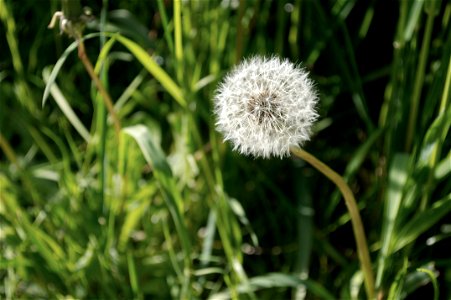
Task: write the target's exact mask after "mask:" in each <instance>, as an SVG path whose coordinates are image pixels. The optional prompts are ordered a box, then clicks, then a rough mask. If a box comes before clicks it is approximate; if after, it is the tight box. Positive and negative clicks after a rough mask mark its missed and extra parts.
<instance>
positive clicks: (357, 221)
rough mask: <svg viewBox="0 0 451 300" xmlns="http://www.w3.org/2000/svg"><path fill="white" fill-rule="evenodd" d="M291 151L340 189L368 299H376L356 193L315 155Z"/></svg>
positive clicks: (295, 147) (295, 148)
mask: <svg viewBox="0 0 451 300" xmlns="http://www.w3.org/2000/svg"><path fill="white" fill-rule="evenodd" d="M290 151H291V153H293V154H294V155H295V156H297V157H299V158H301V159H303V160H305V161H306V162H308V163H309V164H310V165H312V166H313V167H314V168H315V169H317V170H318V171H320V172H321V173H322V174H323V175H324V176H326V177H327V178H329V179H330V180H331V181H332V182H333V183H334V184H335V185H336V186H337V187H338V189H339V190H340V192H341V193H342V195H343V198H344V200H345V203H346V207H347V208H348V211H349V215H350V217H351V223H352V229H353V231H354V237H355V241H356V245H357V253H358V256H359V260H360V266H361V269H362V272H363V278H364V282H365V289H366V293H367V296H368V299H374V275H373V271H372V268H371V260H370V254H369V250H368V244H367V241H366V237H365V231H364V229H363V223H362V218H361V217H360V213H359V209H358V207H357V202H356V200H355V198H354V195H353V193H352V191H351V189H350V188H349V186H348V184H347V183H346V182H345V181H344V179H343V177H341V176H340V175H339V174H338V173H336V172H335V171H334V170H332V169H331V168H329V167H328V166H327V165H326V164H324V163H323V162H321V161H320V160H318V159H317V158H316V157H315V156H313V155H311V154H310V153H308V152H306V151H305V150H302V149H301V148H299V147H297V146H292V147H290Z"/></svg>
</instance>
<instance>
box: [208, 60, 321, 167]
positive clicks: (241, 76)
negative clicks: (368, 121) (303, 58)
mask: <svg viewBox="0 0 451 300" xmlns="http://www.w3.org/2000/svg"><path fill="white" fill-rule="evenodd" d="M317 102H318V96H317V92H316V90H315V88H314V86H313V82H312V81H311V80H310V79H309V77H308V73H307V72H306V71H305V70H304V69H302V68H300V67H299V66H297V65H295V64H293V63H291V62H290V61H288V60H287V59H280V58H278V57H270V58H267V57H259V56H255V57H252V58H250V59H247V60H245V61H243V62H242V63H241V64H239V65H238V66H236V67H235V68H234V69H233V70H232V71H231V72H230V73H229V74H228V75H227V76H226V77H225V78H224V80H223V81H222V83H221V84H220V85H219V88H218V89H217V91H216V93H215V96H214V112H215V115H216V118H217V121H216V127H217V130H218V131H219V132H221V133H222V134H223V135H224V139H225V140H228V141H230V142H231V143H232V145H233V148H234V150H238V151H239V152H240V153H242V154H246V155H253V156H255V157H264V158H267V157H270V156H279V157H284V156H288V155H289V153H290V146H302V145H303V144H304V143H305V142H306V141H308V140H309V139H310V135H311V127H312V124H313V123H314V122H315V121H316V119H317V117H318V114H317V113H316V110H315V107H316V104H317Z"/></svg>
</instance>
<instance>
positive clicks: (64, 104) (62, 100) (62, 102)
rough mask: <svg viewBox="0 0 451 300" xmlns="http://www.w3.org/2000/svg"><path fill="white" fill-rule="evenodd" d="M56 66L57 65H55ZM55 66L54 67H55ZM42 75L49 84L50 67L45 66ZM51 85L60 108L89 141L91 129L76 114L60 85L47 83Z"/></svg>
mask: <svg viewBox="0 0 451 300" xmlns="http://www.w3.org/2000/svg"><path fill="white" fill-rule="evenodd" d="M55 68H56V66H55ZM55 68H54V69H55ZM42 76H43V77H44V81H45V82H46V83H47V84H48V83H49V82H50V76H51V75H50V74H49V69H48V68H45V69H44V70H43V71H42ZM47 86H48V87H49V90H50V93H51V94H52V96H53V99H55V102H56V104H58V106H59V108H60V109H61V111H62V112H63V114H64V115H65V116H66V118H67V120H69V122H70V123H71V124H72V126H74V128H75V130H77V132H78V133H79V134H80V135H81V136H82V137H83V139H84V140H85V141H86V142H89V140H90V139H91V135H90V134H89V131H88V130H87V129H86V127H85V126H84V125H83V123H82V122H81V121H80V119H79V118H78V117H77V115H76V114H75V112H74V110H73V109H72V107H71V106H70V104H69V102H68V101H67V99H66V97H64V95H63V93H62V92H61V90H60V89H59V88H58V85H57V84H56V83H55V82H54V83H53V84H51V85H49V84H48V85H47Z"/></svg>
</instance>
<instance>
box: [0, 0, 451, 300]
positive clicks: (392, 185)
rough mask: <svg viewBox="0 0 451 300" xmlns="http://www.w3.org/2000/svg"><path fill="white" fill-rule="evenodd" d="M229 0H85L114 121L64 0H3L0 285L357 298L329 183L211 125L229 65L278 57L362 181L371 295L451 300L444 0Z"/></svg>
mask: <svg viewBox="0 0 451 300" xmlns="http://www.w3.org/2000/svg"><path fill="white" fill-rule="evenodd" d="M221 3H222V4H221ZM224 3H229V2H228V1H206V0H194V1H181V2H171V1H162V0H158V1H125V0H120V1H108V0H103V1H84V2H83V1H82V4H83V5H88V6H91V8H92V9H93V14H94V16H95V17H96V19H95V21H94V22H92V23H90V25H89V26H88V28H87V29H86V30H85V40H84V44H85V47H86V51H87V55H88V57H89V58H90V60H91V61H92V63H93V65H94V66H95V71H96V72H97V74H98V76H99V78H100V80H101V81H102V83H103V85H104V86H105V87H106V88H107V90H108V92H109V94H110V95H111V97H112V99H113V102H114V105H115V110H116V113H117V115H118V117H119V119H120V125H121V130H120V134H119V135H116V133H115V129H114V125H113V120H112V118H111V116H110V115H109V114H108V110H107V109H106V107H105V105H104V102H103V101H102V96H101V95H100V94H99V92H98V90H97V88H96V86H95V85H94V83H93V82H92V79H91V77H90V76H89V75H88V73H87V72H86V71H85V69H84V67H83V64H82V62H81V61H80V60H79V59H78V57H77V44H75V43H73V40H72V39H70V38H67V36H65V35H60V34H59V29H54V30H50V29H47V25H48V23H49V22H50V19H51V17H52V14H53V13H54V12H55V11H57V10H60V9H61V3H60V2H59V1H56V0H53V1H43V2H40V3H39V5H36V4H35V2H34V1H31V0H29V1H20V3H19V2H17V1H10V0H0V129H1V132H0V149H1V150H0V226H1V231H0V243H1V261H0V278H1V281H0V298H2V299H3V298H5V299H71V298H77V299H78V298H79V299H171V298H173V299H209V298H211V299H228V298H232V299H290V298H293V299H294V298H296V299H336V298H341V299H349V298H355V299H365V298H366V296H365V289H364V286H363V281H362V280H363V278H362V274H361V273H360V268H359V262H358V258H357V252H356V247H355V243H354V238H353V236H352V227H351V223H350V219H349V215H348V214H347V211H346V207H345V205H344V203H343V201H342V199H341V195H340V193H339V192H338V190H337V189H336V187H335V186H334V185H333V184H332V183H330V182H329V181H328V180H327V179H326V178H324V177H323V176H322V175H321V174H319V173H318V172H317V171H316V170H315V169H313V168H311V167H310V166H309V165H307V164H306V163H305V162H303V161H301V160H297V159H288V158H287V159H283V160H280V159H270V160H262V159H254V158H250V157H243V156H240V155H239V154H237V153H234V152H232V151H231V147H230V145H229V144H227V143H223V142H222V136H220V135H219V134H218V133H217V132H216V131H215V128H214V122H215V120H214V119H213V114H212V102H211V101H212V95H213V93H214V90H215V88H216V86H217V83H218V82H219V81H220V80H221V78H222V77H223V76H224V74H225V73H226V72H227V71H228V70H230V68H231V67H232V66H233V65H234V64H235V63H237V62H239V61H240V60H241V59H242V58H243V57H247V56H251V55H255V54H262V55H273V54H275V55H279V56H282V57H288V58H289V59H290V60H292V61H294V62H303V66H304V67H306V68H307V69H309V70H310V71H311V76H312V78H313V79H314V80H315V81H316V82H317V84H316V86H317V88H318V90H319V92H320V99H321V100H320V106H319V113H320V115H321V117H320V120H319V121H318V123H317V124H316V126H315V129H314V131H315V135H314V137H313V138H312V141H311V142H309V143H308V144H307V145H306V148H307V150H308V151H309V152H310V153H313V154H315V156H317V157H319V158H320V159H321V160H322V161H324V162H326V163H327V164H328V165H330V166H331V167H332V168H334V169H335V170H336V171H338V173H340V174H342V175H343V176H344V178H345V179H346V181H347V182H348V183H349V185H350V186H351V188H352V189H353V192H354V194H355V196H356V199H357V201H358V205H359V208H360V212H361V214H362V219H363V223H364V226H365V230H366V234H367V237H368V242H369V247H370V252H371V253H370V255H371V259H372V265H373V271H374V273H375V278H376V285H377V287H376V288H377V293H378V295H379V297H381V298H382V299H418V298H427V299H449V298H450V297H451V288H450V285H449V282H450V281H451V257H450V255H449V250H448V249H450V247H451V239H450V237H451V230H450V226H451V225H450V216H451V176H450V173H451V154H450V149H451V143H450V138H449V127H450V125H451V105H450V98H451V90H450V86H451V61H450V57H451V25H450V18H451V5H450V4H448V3H446V1H433V0H425V1H420V0H418V1H393V2H391V3H386V2H385V1H377V0H375V1H321V2H320V1H300V0H295V1H291V2H288V1H261V0H248V1H241V2H236V3H237V6H236V7H235V6H227V5H224ZM230 3H235V2H234V1H231V2H230ZM118 9H121V10H118ZM99 32H103V34H99ZM149 54H150V55H149ZM52 83H53V84H52Z"/></svg>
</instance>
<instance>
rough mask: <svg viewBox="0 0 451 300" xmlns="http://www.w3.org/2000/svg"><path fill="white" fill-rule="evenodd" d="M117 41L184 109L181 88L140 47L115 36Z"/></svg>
mask: <svg viewBox="0 0 451 300" xmlns="http://www.w3.org/2000/svg"><path fill="white" fill-rule="evenodd" d="M117 40H118V41H119V42H120V43H121V44H123V45H124V46H125V47H126V48H127V49H128V50H129V51H130V52H131V53H132V54H133V55H134V56H135V57H136V59H137V60H138V61H139V62H140V63H141V64H142V65H143V66H144V68H146V69H147V71H149V73H150V74H152V75H153V76H154V77H155V79H156V80H158V82H160V84H161V85H162V86H163V87H164V88H165V89H166V91H167V92H168V93H169V94H170V95H171V96H172V97H174V99H175V101H177V102H178V103H179V104H180V105H181V106H182V107H186V100H185V98H184V97H183V93H182V90H181V88H180V87H179V86H178V85H177V84H176V83H175V82H174V81H173V80H172V79H171V77H169V75H168V74H167V73H166V72H165V71H164V70H163V69H162V68H161V67H160V66H159V65H158V64H157V63H156V62H155V61H154V60H153V58H152V57H151V56H149V54H148V53H147V52H146V51H145V50H144V49H143V48H141V46H139V45H138V44H136V43H135V42H133V41H131V40H129V39H127V38H125V37H123V36H117Z"/></svg>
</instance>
